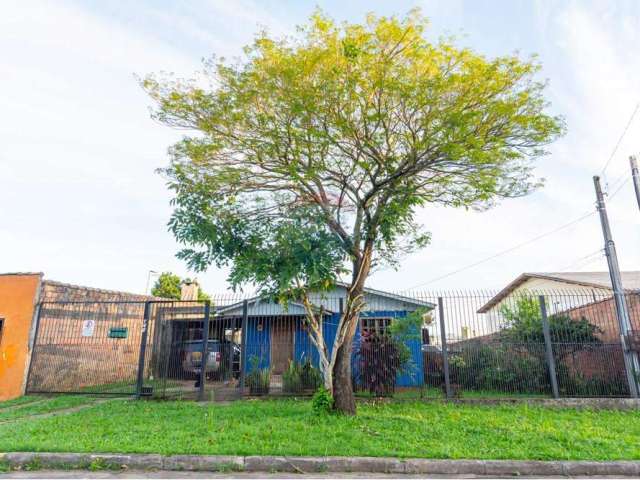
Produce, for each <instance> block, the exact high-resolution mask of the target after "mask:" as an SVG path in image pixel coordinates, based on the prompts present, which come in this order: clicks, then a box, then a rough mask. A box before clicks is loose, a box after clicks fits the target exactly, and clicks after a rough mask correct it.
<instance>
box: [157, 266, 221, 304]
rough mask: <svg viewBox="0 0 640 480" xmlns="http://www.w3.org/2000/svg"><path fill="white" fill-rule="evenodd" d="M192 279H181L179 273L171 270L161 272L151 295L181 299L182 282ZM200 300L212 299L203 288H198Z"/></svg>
mask: <svg viewBox="0 0 640 480" xmlns="http://www.w3.org/2000/svg"><path fill="white" fill-rule="evenodd" d="M191 281H192V280H191V279H189V278H185V279H184V280H183V279H181V278H180V277H179V276H178V275H175V274H173V273H171V272H163V273H162V274H160V276H159V277H158V279H157V280H156V283H155V284H154V285H153V288H152V289H151V295H153V296H155V297H162V298H173V299H175V300H180V296H181V292H182V288H181V287H182V284H183V283H185V282H186V283H191ZM198 300H201V301H204V300H211V298H210V297H209V295H207V294H206V293H204V292H203V291H202V290H198Z"/></svg>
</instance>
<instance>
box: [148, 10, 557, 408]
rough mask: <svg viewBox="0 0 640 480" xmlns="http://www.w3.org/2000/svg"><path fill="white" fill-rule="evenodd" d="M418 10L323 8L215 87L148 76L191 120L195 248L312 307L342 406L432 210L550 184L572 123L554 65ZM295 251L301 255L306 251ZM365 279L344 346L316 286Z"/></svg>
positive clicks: (177, 148) (191, 250) (207, 259)
mask: <svg viewBox="0 0 640 480" xmlns="http://www.w3.org/2000/svg"><path fill="white" fill-rule="evenodd" d="M426 31H427V21H426V19H425V18H424V17H422V15H421V14H420V13H419V12H418V11H417V10H415V11H412V12H410V13H409V14H408V15H407V16H406V17H404V18H402V19H400V18H396V17H377V16H374V15H369V16H368V17H367V19H366V22H365V23H364V24H362V25H359V24H346V23H345V24H340V25H338V24H336V23H334V22H333V21H332V20H331V19H329V18H327V17H326V16H325V15H323V14H322V13H320V12H318V13H316V14H314V15H313V16H312V17H311V19H310V21H309V23H308V24H307V25H305V26H303V27H300V28H299V32H298V35H297V36H296V37H295V38H289V37H287V38H283V39H274V38H271V37H270V36H269V35H268V34H267V33H265V32H261V33H259V34H258V35H257V37H256V39H255V41H254V43H253V44H252V45H250V46H248V47H247V48H246V49H245V52H246V58H245V59H244V60H242V61H238V62H236V63H230V62H226V61H225V60H224V59H219V60H216V59H215V58H214V59H213V60H211V61H209V62H207V63H206V65H205V67H206V73H207V76H208V77H209V79H210V82H209V86H208V87H204V86H202V82H200V83H198V82H195V81H186V80H179V79H175V78H173V77H166V76H157V75H156V76H154V75H150V76H148V77H147V78H146V79H144V80H143V82H142V83H143V87H144V88H145V89H146V90H147V92H148V93H149V94H150V96H151V97H152V98H153V99H154V100H155V101H156V102H157V109H156V111H155V113H154V117H155V118H156V119H157V120H159V121H160V122H162V123H164V124H167V125H169V126H173V127H177V128H182V129H188V130H189V131H191V132H192V133H193V134H189V135H187V136H185V137H184V138H183V139H182V140H181V141H180V142H178V143H177V144H175V145H174V146H173V147H172V149H171V150H170V154H171V164H170V166H169V167H168V168H166V169H165V170H164V174H165V175H166V177H167V179H168V182H169V187H170V188H171V189H172V190H173V191H174V193H175V197H174V206H175V210H174V213H173V215H172V218H171V221H170V224H169V225H170V229H171V230H172V232H173V233H174V235H175V237H176V238H177V240H178V241H179V242H181V243H182V244H184V245H185V248H184V249H183V250H182V251H181V252H180V253H179V257H180V258H182V259H185V260H186V261H187V262H188V264H189V265H190V266H191V267H192V268H194V269H196V270H202V269H205V268H207V266H209V265H211V264H216V265H218V266H229V267H230V268H231V274H230V282H231V284H232V285H234V286H236V287H237V286H240V285H241V284H243V283H245V282H253V283H255V284H257V285H258V286H259V288H262V289H264V290H272V291H274V292H275V293H277V294H278V295H280V297H281V298H288V297H296V298H298V299H300V300H301V301H302V302H303V303H304V304H305V306H306V308H307V317H308V318H307V322H308V323H309V326H310V328H309V330H310V332H311V337H312V341H314V343H315V344H316V345H317V346H318V348H319V352H320V357H321V369H322V372H323V375H324V376H325V384H326V385H327V387H328V388H329V389H330V391H331V392H332V393H333V395H334V397H335V406H336V408H337V409H338V410H340V411H342V412H345V413H355V399H354V395H353V390H352V385H351V354H352V339H353V336H354V333H355V331H356V328H357V325H358V318H359V313H360V311H361V310H362V309H363V307H364V297H363V292H364V287H365V284H366V281H367V278H368V276H369V275H370V273H371V272H372V270H373V269H374V268H376V267H377V266H379V265H381V264H390V265H392V266H397V265H398V262H399V261H400V259H401V258H402V257H403V255H405V254H407V253H410V252H413V251H416V250H418V249H420V248H422V247H424V246H425V245H427V244H428V242H429V238H430V235H429V233H428V232H426V231H424V230H423V228H422V227H421V226H420V225H419V224H418V223H417V222H416V221H415V218H414V216H415V212H416V209H418V208H419V207H421V206H424V205H428V204H440V205H448V206H453V207H464V208H488V207H489V206H491V205H492V204H494V203H495V202H496V201H497V200H499V199H500V198H505V197H517V196H520V195H524V194H526V193H528V192H529V191H531V190H532V189H533V188H535V187H536V186H538V185H539V184H540V182H539V181H538V180H536V179H535V178H534V177H533V175H532V168H533V160H535V159H536V158H538V157H540V156H541V155H543V154H544V153H545V151H544V146H545V145H547V144H548V143H549V142H551V141H552V140H553V139H554V138H556V137H557V136H558V135H559V134H561V133H562V131H563V122H562V120H561V119H560V118H557V117H552V116H550V115H548V114H547V113H545V110H546V107H547V104H546V102H545V99H544V96H543V91H544V87H545V85H544V84H543V83H541V82H539V81H536V80H535V76H536V74H537V72H538V70H539V68H540V67H539V65H538V64H537V63H536V62H535V61H534V60H521V59H519V58H518V57H517V56H515V55H511V56H504V57H499V58H495V59H487V58H485V57H484V56H482V55H479V54H476V53H474V52H473V51H471V50H469V49H465V48H458V47H456V46H455V45H454V44H453V43H452V42H451V41H448V40H441V41H439V42H437V43H433V42H431V41H429V40H428V39H427V37H426ZM291 253H292V254H291ZM345 269H346V270H347V271H348V273H349V275H350V280H349V282H348V283H349V286H348V289H347V295H346V301H345V307H344V311H343V316H342V318H341V320H340V322H339V325H338V332H337V335H336V337H335V340H334V342H333V349H332V350H331V354H330V355H329V354H328V348H327V345H326V342H325V339H324V338H323V337H322V329H321V328H319V327H320V326H321V322H322V315H321V314H320V312H317V311H315V310H314V309H313V306H312V305H311V304H310V302H309V301H308V292H310V291H311V290H314V289H319V290H328V289H330V288H331V286H332V285H333V283H334V282H335V280H336V279H337V278H339V277H340V275H342V274H343V273H344V271H345Z"/></svg>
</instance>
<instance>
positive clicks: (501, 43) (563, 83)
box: [0, 0, 640, 292]
mask: <svg viewBox="0 0 640 480" xmlns="http://www.w3.org/2000/svg"><path fill="white" fill-rule="evenodd" d="M317 5H318V6H320V7H321V8H322V9H323V10H324V11H325V12H326V13H328V14H329V15H331V16H332V17H334V18H335V19H337V20H349V21H361V20H362V19H363V18H364V15H365V14H366V13H367V12H375V13H378V14H393V13H398V14H403V13H405V12H406V11H408V10H409V9H411V8H413V7H415V6H420V7H421V8H422V10H423V12H424V13H425V14H426V15H427V16H428V17H430V19H431V21H432V31H431V32H430V35H433V37H434V38H436V37H437V36H438V35H442V34H453V35H456V36H458V37H459V43H460V44H461V45H465V46H469V47H472V48H474V49H476V50H477V51H480V52H482V53H485V54H486V55H490V56H494V55H501V54H508V53H512V52H514V51H519V52H520V53H521V54H522V55H523V56H528V55H530V54H532V53H537V54H538V55H539V59H540V61H541V62H542V64H543V67H544V68H543V76H544V77H545V78H547V79H549V82H550V86H549V90H548V95H549V99H550V100H551V102H552V107H551V110H552V111H553V112H554V113H559V114H562V115H564V116H565V117H566V120H567V124H568V134H567V136H566V137H564V138H563V139H561V140H560V141H558V142H557V143H556V144H555V145H554V146H553V147H552V154H551V155H550V156H548V157H546V158H545V159H543V160H542V161H540V162H539V164H538V168H537V173H538V175H539V176H541V177H544V178H546V186H545V187H544V188H543V189H542V190H540V191H538V192H536V193H534V194H533V195H530V196H528V197H526V198H521V199H516V200H509V201H506V202H504V203H503V204H502V205H500V206H499V207H497V208H495V209H493V210H491V211H489V212H484V213H478V212H468V211H463V210H453V209H444V208H427V209H425V210H423V211H421V212H420V215H419V218H420V219H421V221H422V222H423V223H424V224H425V225H426V226H427V227H428V229H430V230H431V232H432V234H433V242H432V245H431V246H429V247H428V248H426V249H425V250H423V251H422V252H420V253H418V254H415V255H413V256H412V257H410V258H407V259H405V261H404V262H403V264H402V268H401V269H400V270H399V271H393V270H385V271H379V272H376V273H375V274H374V276H373V277H372V278H371V280H370V285H371V286H374V287H378V288H383V289H390V290H404V289H407V288H410V287H413V286H416V285H419V284H424V283H426V282H430V281H431V280H432V279H434V278H438V277H440V276H443V275H446V274H448V273H449V272H452V271H455V270H457V269H459V268H461V267H464V266H466V265H469V264H472V263H474V262H477V261H478V260H481V259H483V258H486V257H488V256H491V255H492V254H494V253H496V252H500V251H503V250H505V249H508V248H510V247H512V246H514V245H517V244H520V243H522V242H525V241H527V240H529V239H531V238H533V237H536V236H538V235H540V234H542V233H545V232H547V231H550V230H553V229H555V228H556V227H559V226H561V225H563V224H566V223H567V222H569V221H571V220H573V219H575V218H578V217H580V216H581V215H582V214H584V213H586V212H589V211H592V210H593V209H594V193H593V183H592V176H593V175H594V174H598V173H599V172H600V171H601V170H602V168H603V167H604V165H605V163H606V162H607V160H608V158H609V156H610V154H611V152H612V150H613V148H614V146H615V144H616V142H617V141H618V138H619V137H620V135H621V133H622V131H623V130H624V128H625V125H626V124H627V121H628V119H629V117H630V115H631V113H632V111H633V110H634V107H635V105H636V103H637V102H638V101H639V100H640V2H638V1H637V0H628V1H625V0H618V1H616V2H610V1H586V0H585V1H552V0H549V1H537V2H536V1H529V0H521V1H515V0H514V1H499V0H493V1H488V0H482V1H480V0H470V1H455V0H443V1H435V0H425V1H422V2H404V1H386V2H382V1H371V0H367V1H344V0H342V1H337V0H334V1H318V2H315V1H313V2H306V1H302V0H297V1H293V0H291V1H275V0H274V1H268V0H264V1H259V0H233V1H232V0H226V1H225V0H192V1H181V2H176V1H158V0H146V1H143V0H137V1H135V2H131V1H124V0H122V1H115V0H114V1H110V2H104V1H99V0H95V1H73V0H58V1H55V2H54V1H39V0H4V1H3V2H2V15H0V58H1V59H2V60H1V61H0V87H1V88H0V112H1V113H2V115H0V272H13V271H43V272H45V274H46V276H47V277H48V278H51V279H55V280H60V281H65V282H70V283H76V284H84V285H90V286H96V287H103V288H112V289H120V290H130V291H134V292H141V291H143V290H144V288H145V284H146V279H147V272H148V271H149V270H158V271H162V270H171V271H174V272H176V273H178V274H180V275H188V274H189V273H188V272H187V271H186V269H185V266H184V265H183V264H182V263H181V262H180V261H178V260H177V259H175V257H174V254H175V252H176V251H177V248H178V247H177V245H176V244H175V242H174V240H173V238H172V237H171V235H170V234H169V233H168V232H167V229H166V222H167V220H168V217H169V215H170V212H171V209H170V206H169V199H170V195H169V193H168V192H167V191H166V189H165V186H164V182H163V179H162V178H161V177H160V176H159V175H157V174H156V173H155V172H154V170H155V169H156V168H158V167H162V166H165V165H166V164H167V156H166V149H167V147H168V146H169V145H170V144H171V143H172V142H174V141H175V140H176V139H177V138H179V135H180V132H175V131H172V130H170V129H168V128H166V127H164V126H162V125H159V124H157V123H155V122H153V121H152V120H151V119H150V117H149V111H148V109H149V107H150V105H151V103H150V101H149V99H148V98H147V97H146V95H145V93H144V92H143V91H142V90H141V89H140V87H139V86H138V84H137V82H136V80H135V76H134V75H135V74H137V75H145V74H147V73H150V72H157V71H161V70H164V71H172V72H176V73H177V74H179V75H181V76H185V77H187V76H190V75H191V74H192V73H193V72H194V71H196V70H198V69H200V65H201V63H200V62H201V59H202V58H203V57H209V56H210V55H211V54H213V53H215V54H217V55H223V56H227V57H233V56H236V55H240V54H241V48H242V46H243V45H245V44H247V43H249V42H250V41H251V39H252V36H253V34H254V32H255V31H256V30H257V29H258V28H259V27H261V26H262V27H266V28H268V30H270V31H271V32H272V33H274V34H278V35H280V34H286V33H292V32H294V29H295V25H296V24H300V23H302V22H304V21H305V19H306V18H307V17H308V16H309V14H310V13H311V12H312V11H313V9H314V8H315V7H316V6H317ZM638 152H640V112H639V113H638V115H637V116H636V119H635V121H634V122H633V123H632V124H631V126H630V127H629V130H628V132H627V134H626V136H625V138H624V140H623V141H622V143H621V144H620V146H619V148H618V150H617V153H616V155H615V156H614V157H613V159H612V160H611V162H610V164H609V167H608V168H607V170H606V172H605V173H606V175H605V180H606V181H607V182H608V184H609V190H610V193H611V194H613V193H614V192H615V191H616V189H617V187H618V185H622V186H621V188H620V190H619V191H618V192H617V193H616V194H615V195H614V196H613V198H612V199H611V201H610V202H609V205H608V207H609V213H610V219H611V222H612V228H613V233H614V237H615V240H616V242H617V247H618V253H619V258H620V263H621V267H622V269H624V270H640V211H639V210H638V207H637V205H636V204H635V199H634V196H633V189H632V185H631V182H629V181H627V182H626V183H622V181H617V180H618V179H620V178H623V179H624V180H626V179H627V178H628V173H629V167H628V160H627V158H628V156H629V155H630V154H632V153H638ZM622 176H623V177H622ZM602 245H603V242H602V235H601V232H600V226H599V222H598V218H597V216H595V215H592V216H590V217H588V218H586V219H584V220H582V221H580V222H578V223H576V224H575V225H573V226H572V227H570V228H567V229H564V230H562V231H560V232H559V233H556V234H554V235H549V236H546V237H544V238H542V239H540V240H539V241H536V242H534V243H532V244H529V245H527V246H524V247H522V248H519V249H516V250H514V251H513V252H511V253H509V254H506V255H503V256H500V257H498V258H496V259H495V260H492V261H489V262H486V263H483V264H481V265H478V266H477V267H475V268H471V269H468V270H465V271H464V272H461V273H459V274H456V275H452V276H448V277H446V278H444V279H442V280H438V281H435V282H431V283H428V284H427V285H424V286H423V287H421V288H423V289H425V290H426V289H429V290H433V289H451V288H476V289H480V288H496V287H500V286H503V285H504V284H505V283H506V282H508V281H510V280H511V279H513V278H514V277H515V276H517V275H518V274H520V273H521V272H524V271H559V270H585V271H587V270H604V269H605V268H606V263H605V262H604V260H603V257H602V256H601V255H599V254H598V253H597V251H598V249H600V248H602ZM592 254H593V255H592ZM198 279H199V280H200V282H201V284H202V285H203V287H204V289H205V290H207V291H209V292H220V291H223V290H224V289H225V288H226V286H225V273H224V272H221V271H218V270H215V269H211V270H209V271H208V272H206V273H203V274H199V275H198Z"/></svg>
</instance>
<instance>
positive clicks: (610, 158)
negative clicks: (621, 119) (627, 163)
mask: <svg viewBox="0 0 640 480" xmlns="http://www.w3.org/2000/svg"><path fill="white" fill-rule="evenodd" d="M639 109H640V101H639V102H638V103H636V108H634V109H633V112H632V113H631V116H630V117H629V121H628V122H627V125H626V126H625V127H624V130H623V131H622V135H620V138H619V139H618V142H617V143H616V145H615V147H613V150H612V151H611V155H609V159H608V160H607V163H605V164H604V167H603V168H602V170H601V173H603V174H604V171H605V170H606V169H607V167H608V166H609V164H610V163H611V160H613V157H614V156H615V154H616V152H617V151H618V147H619V146H620V144H621V143H622V140H623V139H624V137H625V135H626V134H627V131H628V130H629V127H630V126H631V123H632V122H633V119H634V117H635V116H636V113H638V110H639Z"/></svg>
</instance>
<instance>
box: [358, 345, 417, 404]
mask: <svg viewBox="0 0 640 480" xmlns="http://www.w3.org/2000/svg"><path fill="white" fill-rule="evenodd" d="M409 356H410V354H409ZM356 358H357V362H358V364H357V369H356V374H355V382H354V385H356V386H358V387H360V388H362V389H364V390H367V391H369V393H371V394H373V395H376V396H384V395H390V394H393V393H394V392H395V388H396V378H397V375H398V373H399V372H400V370H401V369H402V367H403V366H404V365H405V364H406V363H407V362H408V358H407V354H406V352H405V351H404V349H403V348H402V346H400V345H399V344H398V342H397V341H396V340H395V339H394V338H392V337H391V336H389V335H376V334H369V333H364V334H363V335H362V339H361V341H360V345H359V347H358V350H357V353H356Z"/></svg>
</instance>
